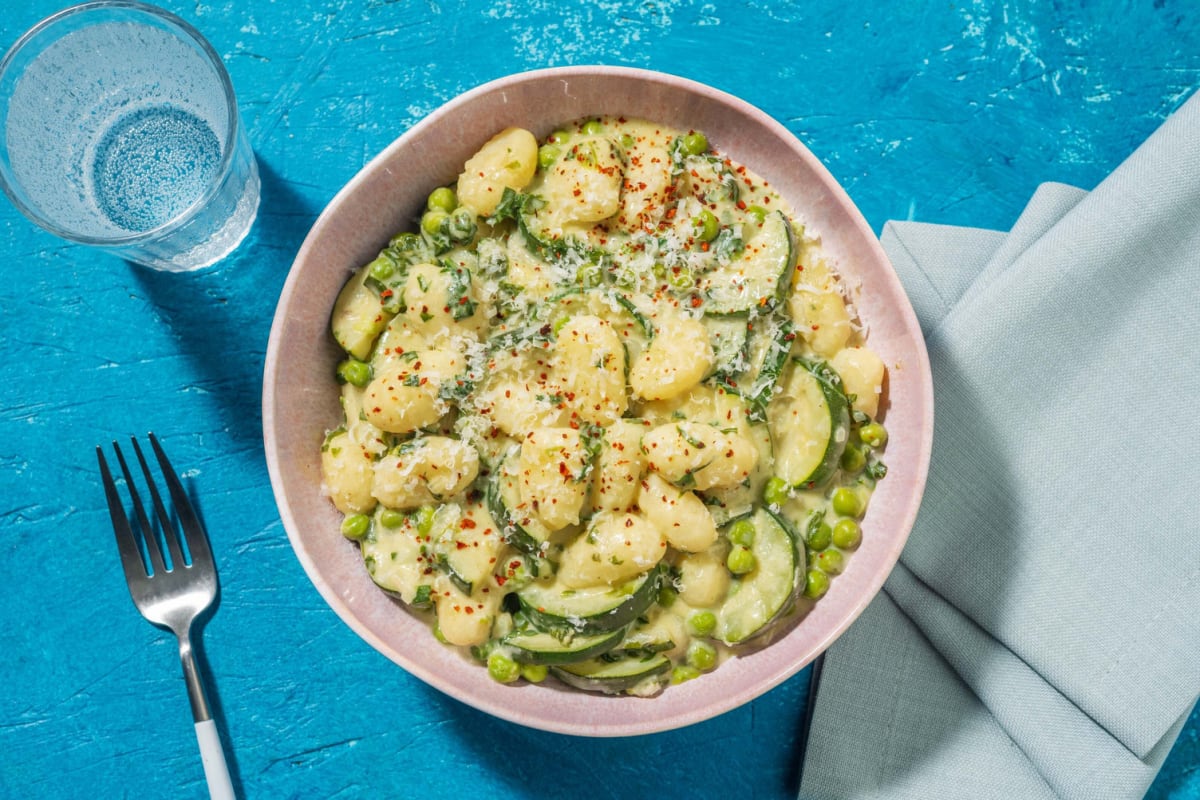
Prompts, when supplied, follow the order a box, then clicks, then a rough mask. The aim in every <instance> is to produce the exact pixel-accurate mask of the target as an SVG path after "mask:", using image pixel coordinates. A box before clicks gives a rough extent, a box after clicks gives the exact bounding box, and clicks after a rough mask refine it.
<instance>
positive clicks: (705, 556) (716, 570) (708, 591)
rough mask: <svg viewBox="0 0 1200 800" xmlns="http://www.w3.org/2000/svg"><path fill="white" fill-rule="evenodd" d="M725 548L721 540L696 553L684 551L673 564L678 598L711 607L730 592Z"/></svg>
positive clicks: (699, 605) (697, 605)
mask: <svg viewBox="0 0 1200 800" xmlns="http://www.w3.org/2000/svg"><path fill="white" fill-rule="evenodd" d="M726 549H727V548H726V547H725V545H724V544H722V543H717V544H714V545H713V546H712V547H710V548H708V549H707V550H704V551H702V552H698V553H687V554H686V555H684V556H683V557H682V558H680V559H679V562H678V563H677V564H676V565H675V568H676V569H677V570H678V572H679V580H678V581H677V585H678V587H679V598H680V599H681V600H683V602H685V603H687V604H688V605H689V606H693V607H695V608H710V607H712V606H715V605H717V604H718V603H720V602H721V601H722V600H724V599H725V595H726V594H728V592H729V583H730V578H729V569H728V568H727V567H726V566H725V551H726Z"/></svg>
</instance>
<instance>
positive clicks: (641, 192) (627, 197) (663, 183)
mask: <svg viewBox="0 0 1200 800" xmlns="http://www.w3.org/2000/svg"><path fill="white" fill-rule="evenodd" d="M627 157H628V159H629V165H628V166H627V167H626V168H625V177H624V181H625V185H624V186H623V187H622V188H623V191H622V192H621V206H620V210H619V213H618V214H617V224H618V226H620V227H621V228H622V229H624V230H627V231H629V232H631V233H632V232H634V231H653V230H654V229H655V228H657V227H658V224H659V223H660V222H662V220H663V218H664V217H665V216H666V213H667V209H668V208H670V206H671V196H672V194H673V193H674V190H675V179H674V178H673V177H672V176H671V155H670V153H668V152H667V148H666V147H662V146H659V145H656V144H652V143H648V142H643V141H635V142H634V144H633V146H632V147H631V148H630V149H629V151H628V153H627Z"/></svg>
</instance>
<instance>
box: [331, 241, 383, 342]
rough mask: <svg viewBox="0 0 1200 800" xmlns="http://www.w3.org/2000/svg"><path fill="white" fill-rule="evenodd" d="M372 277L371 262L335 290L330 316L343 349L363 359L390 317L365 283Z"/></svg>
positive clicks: (332, 327)
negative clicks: (335, 294)
mask: <svg viewBox="0 0 1200 800" xmlns="http://www.w3.org/2000/svg"><path fill="white" fill-rule="evenodd" d="M370 277H371V265H370V264H367V265H366V266H363V267H360V268H359V270H358V272H356V273H354V275H353V276H352V277H351V278H350V280H348V281H346V285H345V286H343V287H342V290H341V291H340V292H338V296H337V301H336V302H334V304H333V313H332V315H331V317H330V323H329V325H330V329H331V330H332V332H333V338H334V341H336V342H337V343H338V344H339V345H340V346H341V348H342V349H343V350H345V351H346V352H347V353H349V354H350V355H352V356H354V357H355V358H357V359H358V360H359V361H366V360H367V359H368V358H369V357H370V355H371V345H372V344H373V343H374V341H375V338H376V337H377V336H379V334H380V333H382V332H383V329H384V328H386V327H387V324H388V322H390V321H391V319H392V316H393V314H392V312H390V311H387V310H385V309H384V306H383V300H382V299H381V298H380V296H379V295H378V294H377V293H376V292H375V290H373V289H372V288H371V287H370V286H368V285H367V280H368V279H369V278H370Z"/></svg>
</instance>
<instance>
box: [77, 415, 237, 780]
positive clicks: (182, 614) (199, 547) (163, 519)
mask: <svg viewBox="0 0 1200 800" xmlns="http://www.w3.org/2000/svg"><path fill="white" fill-rule="evenodd" d="M148 438H149V439H150V446H151V447H152V448H153V449H154V455H155V456H156V457H157V459H158V465H159V468H160V470H161V472H162V476H163V479H164V480H165V481H166V484H167V490H168V492H169V493H170V496H171V503H172V505H173V506H174V509H175V514H176V516H177V517H178V520H179V525H178V527H177V526H176V525H175V524H174V522H173V521H172V519H171V517H170V516H168V514H167V509H166V507H165V506H164V505H163V501H162V497H161V496H160V495H159V491H158V489H157V488H156V486H155V481H154V477H153V475H152V474H151V472H150V466H149V464H147V463H146V458H145V457H144V456H143V455H142V448H141V447H140V446H138V441H137V439H136V438H134V437H130V441H131V442H132V443H133V451H134V453H135V454H136V455H137V460H138V463H139V464H140V465H141V468H142V474H143V475H144V476H145V482H146V487H147V489H148V491H149V494H150V500H151V503H152V505H153V507H154V513H155V515H156V516H157V518H158V529H159V532H161V534H162V541H163V542H164V543H165V544H166V549H167V555H168V559H166V560H164V558H163V551H162V546H161V545H160V543H159V538H158V536H157V535H156V532H155V527H154V526H153V525H152V524H151V522H150V518H149V517H148V516H147V515H146V509H145V507H144V506H143V505H142V501H141V498H140V496H139V495H138V491H137V485H136V484H135V483H134V480H133V475H132V474H131V473H130V471H129V465H128V464H126V462H125V456H124V455H123V454H122V453H121V448H120V447H119V446H118V445H117V443H116V442H113V443H112V447H113V451H114V452H115V453H116V456H117V461H118V462H119V463H120V465H121V472H122V473H123V474H124V477H125V486H126V489H127V490H128V492H129V495H130V499H131V502H132V505H133V512H134V522H135V526H136V530H135V526H131V525H130V520H129V517H128V516H126V514H125V510H124V507H123V505H122V502H121V495H120V494H119V493H118V492H117V485H116V483H115V482H114V481H113V477H112V473H110V472H109V469H108V462H107V461H105V460H104V451H103V450H102V449H101V448H100V447H97V448H96V457H97V458H98V459H99V461H100V475H101V477H102V478H103V479H104V493H105V495H106V496H107V498H108V511H109V514H111V516H112V523H113V530H114V531H115V532H116V535H117V549H118V550H119V551H120V553H121V565H122V566H123V567H124V569H125V580H126V582H127V583H128V584H129V594H130V595H131V596H132V597H133V604H134V605H135V606H137V609H138V611H140V612H142V616H144V617H145V618H146V619H148V620H150V622H153V623H154V624H155V625H158V626H159V627H161V628H166V629H167V630H170V631H171V632H173V633H174V634H175V636H176V637H177V638H178V639H179V657H180V659H181V660H182V662H183V679H184V681H185V682H186V683H187V692H188V699H189V700H190V701H191V705H192V716H193V717H194V718H195V721H196V739H197V740H198V741H199V743H200V759H201V761H202V762H203V764H204V777H205V780H206V781H207V782H208V791H209V795H210V796H211V797H212V798H213V800H226V799H227V798H233V797H235V795H234V792H233V784H232V782H231V780H230V777H229V768H228V766H226V764H225V752H224V750H223V749H222V747H221V737H220V734H219V733H218V732H217V726H216V723H215V722H214V721H213V719H212V714H211V712H210V711H209V707H208V699H207V697H206V696H205V691H204V682H203V679H202V678H201V676H200V671H199V669H197V667H196V659H195V657H194V656H193V654H192V642H191V632H192V623H193V622H195V620H196V619H197V618H198V617H199V616H200V615H201V614H202V613H204V612H205V611H206V610H208V608H209V606H211V605H212V602H213V600H214V599H215V598H216V596H217V570H216V566H215V565H214V564H213V557H212V550H211V549H210V548H209V544H208V535H207V534H206V533H205V532H204V527H203V526H202V525H201V524H200V520H198V519H197V518H196V513H195V511H194V510H193V509H192V504H191V502H189V500H188V497H187V494H185V493H184V491H183V486H182V485H181V484H180V482H179V477H178V475H177V474H176V473H175V470H174V469H172V468H171V462H170V461H168V460H167V455H166V453H164V452H163V449H162V446H161V445H159V443H158V439H157V438H155V436H154V434H153V433H151V434H149V436H148ZM181 535H182V540H183V545H185V546H186V551H185V550H184V549H183V547H181V545H180V536H181ZM139 542H140V544H139ZM143 548H144V549H145V554H146V560H145V561H144V560H143V558H142V552H143Z"/></svg>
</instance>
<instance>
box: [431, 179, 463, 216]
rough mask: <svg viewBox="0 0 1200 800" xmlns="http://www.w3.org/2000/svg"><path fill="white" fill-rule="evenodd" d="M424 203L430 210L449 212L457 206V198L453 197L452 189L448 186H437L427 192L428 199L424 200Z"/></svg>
mask: <svg viewBox="0 0 1200 800" xmlns="http://www.w3.org/2000/svg"><path fill="white" fill-rule="evenodd" d="M425 205H426V207H427V208H428V209H429V210H430V211H445V212H446V213H447V214H449V213H450V212H451V211H453V210H454V209H456V208H458V198H457V197H455V195H454V190H453V189H451V188H450V187H449V186H439V187H438V188H436V189H434V190H433V191H432V192H430V193H429V199H428V200H426V201H425Z"/></svg>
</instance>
